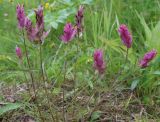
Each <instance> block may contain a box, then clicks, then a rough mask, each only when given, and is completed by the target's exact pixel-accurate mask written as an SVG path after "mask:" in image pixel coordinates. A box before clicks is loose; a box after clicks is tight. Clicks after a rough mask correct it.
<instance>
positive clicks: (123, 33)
mask: <svg viewBox="0 0 160 122" xmlns="http://www.w3.org/2000/svg"><path fill="white" fill-rule="evenodd" d="M118 32H119V35H120V37H121V40H122V42H123V44H124V45H125V46H126V47H127V48H131V45H132V35H131V33H130V32H129V30H128V28H127V26H126V25H124V24H122V25H120V27H119V29H118Z"/></svg>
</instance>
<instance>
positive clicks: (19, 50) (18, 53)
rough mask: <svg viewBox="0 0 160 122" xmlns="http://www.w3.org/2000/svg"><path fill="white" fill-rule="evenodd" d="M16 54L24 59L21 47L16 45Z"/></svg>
mask: <svg viewBox="0 0 160 122" xmlns="http://www.w3.org/2000/svg"><path fill="white" fill-rule="evenodd" d="M16 55H17V57H18V58H19V59H22V51H21V48H20V47H18V46H16Z"/></svg>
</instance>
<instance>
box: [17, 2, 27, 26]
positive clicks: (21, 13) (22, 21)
mask: <svg viewBox="0 0 160 122" xmlns="http://www.w3.org/2000/svg"><path fill="white" fill-rule="evenodd" d="M16 13H17V20H18V27H19V29H23V28H24V25H25V12H24V6H23V5H20V4H18V5H17V10H16Z"/></svg>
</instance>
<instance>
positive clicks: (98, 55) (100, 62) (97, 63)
mask: <svg viewBox="0 0 160 122" xmlns="http://www.w3.org/2000/svg"><path fill="white" fill-rule="evenodd" d="M93 58H94V65H93V66H94V68H95V69H96V70H97V71H98V72H99V74H103V73H104V71H105V68H106V65H105V62H104V59H103V52H102V50H100V49H98V50H95V52H94V55H93Z"/></svg>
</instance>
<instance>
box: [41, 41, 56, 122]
mask: <svg viewBox="0 0 160 122" xmlns="http://www.w3.org/2000/svg"><path fill="white" fill-rule="evenodd" d="M39 56H40V69H41V75H42V79H43V82H44V90H45V94H46V96H47V102H48V105H49V111H50V113H51V117H52V121H53V122H54V121H55V120H54V115H53V112H52V107H51V103H50V101H49V93H48V90H47V87H46V85H45V76H44V71H43V62H42V45H41V44H40V47H39Z"/></svg>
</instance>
